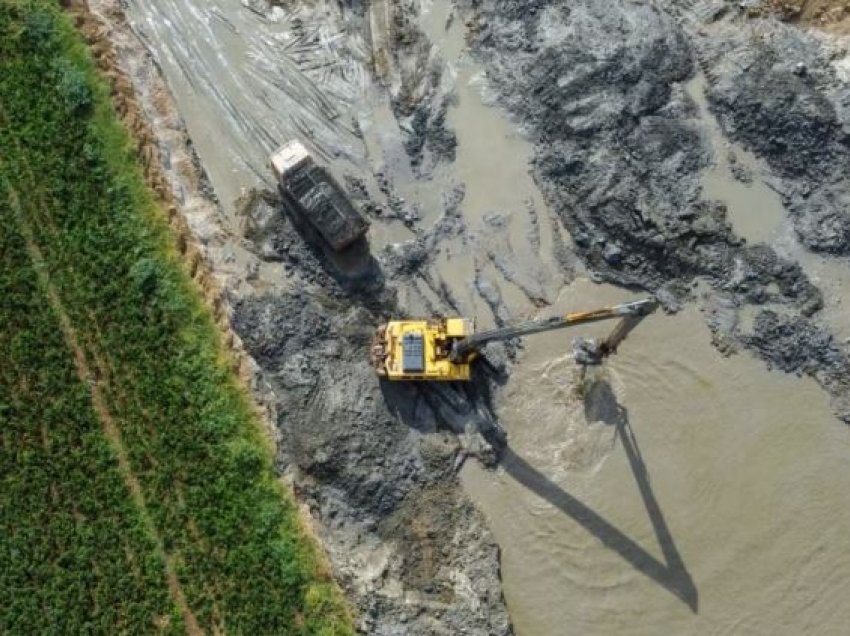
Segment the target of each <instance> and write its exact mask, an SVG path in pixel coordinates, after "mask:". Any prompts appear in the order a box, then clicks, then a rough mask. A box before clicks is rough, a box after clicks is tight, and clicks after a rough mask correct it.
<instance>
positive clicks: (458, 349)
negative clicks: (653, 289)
mask: <svg viewBox="0 0 850 636" xmlns="http://www.w3.org/2000/svg"><path fill="white" fill-rule="evenodd" d="M656 307H657V303H656V301H654V300H652V299H649V298H648V299H644V300H638V301H635V302H631V303H625V304H622V305H616V306H615V307H606V308H604V309H596V310H593V311H581V312H573V313H569V314H566V315H563V316H553V317H551V318H541V319H537V320H529V321H526V322H521V323H519V324H516V325H511V326H509V327H504V328H501V329H493V330H490V331H482V332H479V333H474V328H473V324H472V321H471V320H468V319H466V318H434V319H406V320H391V321H389V322H387V323H385V324H383V325H381V326H380V327H378V329H377V330H376V332H375V337H374V340H373V342H372V347H371V348H370V355H369V358H370V363H371V364H372V366H373V367H374V369H375V371H376V372H377V374H378V375H379V376H381V377H383V378H387V379H388V380H406V381H421V380H427V381H466V380H469V379H470V377H471V364H472V361H473V360H474V358H475V353H476V352H477V351H478V350H479V349H480V348H481V347H483V346H484V345H485V344H487V343H488V342H493V341H496V340H506V339H508V338H516V337H518V336H526V335H529V334H533V333H540V332H542V331H551V330H553V329H563V328H565V327H573V326H575V325H583V324H586V323H590V322H598V321H600V320H612V319H620V322H619V323H618V324H617V326H616V327H615V328H614V330H613V331H612V332H611V334H610V335H609V336H608V337H607V338H606V339H605V340H604V341H602V342H601V343H600V342H596V341H591V340H584V341H581V348H580V351H579V353H580V354H581V357H580V362H581V363H582V364H598V363H599V362H601V361H602V360H603V359H604V358H605V357H606V356H607V355H610V354H611V353H613V352H614V351H615V350H616V348H617V345H618V344H619V343H620V342H621V341H622V340H623V338H625V337H626V334H628V333H629V331H631V330H632V329H634V327H635V325H637V323H639V322H640V321H641V320H642V319H643V318H644V316H647V315H649V314H651V313H652V312H653V311H654V310H655V308H656Z"/></svg>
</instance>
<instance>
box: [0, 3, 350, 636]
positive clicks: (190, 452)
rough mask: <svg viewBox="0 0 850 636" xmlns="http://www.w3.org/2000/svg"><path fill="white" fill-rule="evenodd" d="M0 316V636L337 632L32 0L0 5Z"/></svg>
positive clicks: (204, 335)
mask: <svg viewBox="0 0 850 636" xmlns="http://www.w3.org/2000/svg"><path fill="white" fill-rule="evenodd" d="M0 321H2V322H0V435H2V437H0V480H2V485H0V520H2V521H0V523H2V535H0V633H10V634H71V633H75V634H76V633H103V634H115V633H134V634H135V633H149V632H156V631H161V632H177V633H183V632H186V631H189V632H193V631H199V630H200V631H203V632H208V633H209V632H215V631H222V632H227V633H254V634H307V633H309V634H348V633H351V632H352V628H351V620H350V617H349V615H348V610H347V608H346V606H345V603H344V602H343V600H342V598H341V595H340V594H339V592H338V590H337V588H336V586H335V584H334V583H333V581H332V580H330V579H329V578H328V576H327V575H326V574H324V573H323V569H322V567H321V565H320V559H319V557H318V555H317V553H316V550H315V548H314V546H313V544H312V543H311V540H310V539H309V538H308V537H307V536H306V535H305V533H304V531H303V529H302V527H301V526H300V524H299V521H298V516H297V511H296V509H295V506H294V503H293V502H292V501H291V498H290V496H289V495H288V493H287V492H286V491H285V490H284V489H283V488H282V487H281V486H280V484H279V483H278V481H277V479H276V477H275V474H274V471H273V468H272V452H271V449H270V448H269V445H268V442H267V441H266V438H265V437H264V435H263V433H262V428H261V423H260V422H259V420H258V418H257V417H256V415H255V414H254V412H253V410H252V408H251V406H250V403H249V401H248V399H247V398H246V396H245V393H244V392H243V390H242V389H240V387H239V385H238V383H237V382H236V379H235V377H234V375H233V372H232V370H231V369H232V364H231V363H230V362H229V361H228V357H227V355H225V353H224V350H223V347H222V345H221V342H220V338H219V336H218V334H217V331H216V329H215V326H214V324H213V322H212V319H211V317H210V315H209V313H208V311H207V310H206V309H205V308H204V306H203V304H202V302H201V299H200V296H199V292H198V291H197V290H196V289H195V287H194V286H193V283H192V282H191V280H190V278H189V276H188V274H187V272H186V271H185V268H184V266H183V265H182V263H181V261H180V259H179V255H178V254H177V252H176V249H175V247H174V238H173V236H172V235H171V234H170V231H169V229H168V224H167V221H166V217H165V214H164V212H163V210H162V209H161V208H160V207H159V206H158V205H157V204H156V203H155V201H154V200H153V198H152V195H151V194H150V193H149V191H148V190H147V189H146V187H145V186H144V183H143V180H142V177H141V172H140V169H139V166H138V164H137V161H136V158H135V156H134V154H133V152H132V146H131V144H130V140H129V139H128V137H127V134H126V132H125V131H124V130H123V128H122V127H121V126H120V124H119V123H118V121H117V119H116V116H115V114H114V112H113V110H112V105H111V102H110V100H109V97H108V91H107V89H106V87H105V86H104V84H103V83H102V82H101V81H100V80H99V79H98V78H97V77H96V74H95V72H94V70H93V65H92V63H91V61H90V59H89V57H88V53H87V50H86V48H85V46H84V45H83V44H82V42H81V41H80V40H79V38H78V36H77V34H76V33H75V32H74V30H73V28H72V27H71V25H70V22H69V21H68V19H67V18H66V17H65V15H64V14H63V13H62V12H61V11H60V10H59V9H58V6H57V4H56V3H53V2H49V1H48V0H41V1H35V0H32V1H23V0H18V1H15V0H0ZM196 628H197V629H196Z"/></svg>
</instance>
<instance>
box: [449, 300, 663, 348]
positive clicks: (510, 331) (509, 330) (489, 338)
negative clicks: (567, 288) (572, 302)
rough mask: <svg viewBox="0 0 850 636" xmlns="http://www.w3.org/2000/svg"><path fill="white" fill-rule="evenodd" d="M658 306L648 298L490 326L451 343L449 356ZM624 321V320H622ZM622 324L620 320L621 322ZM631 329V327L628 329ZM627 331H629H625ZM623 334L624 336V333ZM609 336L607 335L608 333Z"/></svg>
mask: <svg viewBox="0 0 850 636" xmlns="http://www.w3.org/2000/svg"><path fill="white" fill-rule="evenodd" d="M656 306H657V303H656V302H655V301H654V300H652V299H649V298H645V299H643V300H637V301H635V302H631V303H624V304H622V305H616V306H614V307H604V308H602V309H595V310H593V311H577V312H571V313H568V314H565V315H563V316H552V317H551V318H541V319H537V320H529V321H526V322H522V323H519V324H517V325H511V326H509V327H503V328H501V329H491V330H490V331H481V332H479V333H476V334H473V335H471V336H469V337H468V338H465V339H464V340H459V341H457V342H455V343H454V345H453V346H452V352H451V358H452V360H453V361H455V362H457V361H459V360H462V359H463V358H464V357H466V356H467V355H469V353H471V352H472V351H475V350H476V349H478V348H480V347H482V346H484V345H485V344H487V343H488V342H493V341H496V340H507V339H509V338H516V337H519V336H527V335H529V334H533V333H540V332H542V331H552V330H553V329H563V328H565V327H574V326H576V325H583V324H586V323H590V322H598V321H600V320H611V319H612V318H620V317H622V318H627V317H641V318H642V317H643V316H646V315H648V314H650V313H652V312H653V311H654V310H655V308H656ZM623 322H625V320H624V321H623ZM621 324H622V323H621ZM629 331H630V330H629ZM626 333H628V332H626ZM623 337H625V335H624V336H623ZM609 339H610V336H609Z"/></svg>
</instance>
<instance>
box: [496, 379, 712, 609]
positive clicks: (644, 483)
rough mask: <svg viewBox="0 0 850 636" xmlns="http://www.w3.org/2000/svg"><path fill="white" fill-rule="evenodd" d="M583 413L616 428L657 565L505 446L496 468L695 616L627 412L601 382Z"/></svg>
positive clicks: (685, 575) (693, 596) (688, 581)
mask: <svg viewBox="0 0 850 636" xmlns="http://www.w3.org/2000/svg"><path fill="white" fill-rule="evenodd" d="M585 411H586V413H587V415H588V420H589V421H603V422H605V423H606V424H608V425H610V426H615V427H616V429H617V435H618V437H619V439H620V440H621V442H622V444H623V449H624V451H625V453H626V457H627V459H628V461H629V465H630V467H631V470H632V474H633V475H634V477H635V481H636V482H637V486H638V490H639V492H640V496H641V498H642V499H643V504H644V507H645V508H646V512H647V514H648V516H649V519H650V522H651V523H652V528H653V531H654V532H655V536H656V539H657V541H658V543H659V545H660V547H661V551H662V554H663V555H664V561H663V562H662V561H659V560H658V559H656V558H655V557H654V556H652V555H651V554H650V553H648V552H647V551H646V550H644V549H643V548H642V547H641V546H640V545H638V543H637V542H636V541H634V540H633V539H631V538H630V537H628V536H626V535H625V534H623V532H621V531H620V530H618V529H617V528H616V527H614V526H613V525H612V524H611V523H610V522H609V521H607V520H606V519H605V518H604V517H602V516H601V515H600V514H598V513H597V512H595V511H594V510H592V509H591V508H589V507H588V506H587V505H585V504H583V503H582V502H581V501H579V500H578V499H576V498H575V497H573V496H572V495H570V494H569V493H567V492H565V491H564V490H563V489H562V488H561V487H560V486H558V485H557V484H556V483H554V482H552V481H551V480H550V479H549V478H547V477H546V476H545V475H544V474H542V473H541V472H540V471H538V470H537V469H536V468H534V467H533V466H531V465H530V464H529V463H528V462H527V461H525V460H524V459H523V458H522V457H520V456H519V455H517V454H516V453H515V452H514V451H513V450H512V449H511V448H510V447H506V448H505V449H504V451H503V453H502V457H501V465H502V467H503V468H504V470H505V472H506V473H507V474H509V475H510V476H511V477H513V478H514V479H515V480H516V481H518V482H519V483H520V484H522V485H523V486H525V487H526V488H528V489H529V490H531V491H532V492H534V493H535V494H537V495H538V496H540V497H542V498H543V499H545V500H546V501H548V502H549V503H550V504H552V505H553V506H555V507H556V508H558V509H559V510H560V511H561V512H563V513H564V514H566V515H567V516H569V517H570V518H571V519H573V520H574V521H575V522H576V523H578V524H579V525H581V526H582V527H583V528H584V529H585V530H587V531H588V532H590V533H591V534H592V535H593V536H595V537H596V538H598V539H599V540H600V541H601V542H602V543H603V545H605V546H606V547H607V548H608V549H610V550H613V551H614V552H616V553H617V554H619V555H620V556H621V557H622V558H623V559H624V560H625V561H627V562H628V563H629V564H630V565H631V566H632V567H634V568H635V569H636V570H638V571H639V572H641V573H643V574H644V575H646V576H648V577H649V578H650V579H652V580H653V581H655V582H656V583H658V584H659V585H661V586H662V587H663V588H665V589H666V590H668V591H669V592H670V593H672V594H673V595H674V596H676V597H677V598H679V599H680V600H681V601H682V602H683V603H685V604H686V605H687V606H688V607H689V608H690V609H691V611H692V612H693V613H694V614H696V613H698V609H699V594H698V592H697V588H696V585H695V584H694V581H693V579H692V578H691V575H690V573H689V572H688V570H687V567H686V566H685V563H684V561H683V560H682V557H681V555H680V554H679V550H678V548H677V547H676V543H675V541H674V539H673V535H672V533H671V532H670V528H669V527H668V526H667V522H666V521H665V519H664V514H663V513H662V511H661V506H660V505H659V504H658V500H657V499H656V497H655V493H654V492H653V490H652V486H651V484H650V480H649V473H648V471H647V468H646V464H645V463H644V460H643V457H642V456H641V453H640V448H639V446H638V443H637V438H636V437H635V434H634V431H633V430H632V428H631V426H630V425H629V419H628V412H627V411H626V409H625V408H623V407H622V406H621V405H620V404H618V403H617V399H616V397H615V396H614V392H613V391H612V390H611V387H610V385H609V384H608V383H607V382H606V381H601V380H597V381H595V382H594V383H593V384H592V385H591V386H590V388H589V389H588V391H587V394H586V400H585Z"/></svg>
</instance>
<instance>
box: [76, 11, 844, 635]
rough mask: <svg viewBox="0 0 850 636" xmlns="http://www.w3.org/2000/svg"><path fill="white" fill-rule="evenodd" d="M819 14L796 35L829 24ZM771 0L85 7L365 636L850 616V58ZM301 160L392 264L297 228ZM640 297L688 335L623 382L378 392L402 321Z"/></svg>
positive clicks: (524, 351)
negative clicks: (378, 336)
mask: <svg viewBox="0 0 850 636" xmlns="http://www.w3.org/2000/svg"><path fill="white" fill-rule="evenodd" d="M785 4H789V3H785ZM790 4H793V3H790ZM797 4H800V3H797ZM803 4H805V5H806V7H803V8H801V9H800V11H799V12H798V13H797V14H795V15H796V17H795V16H792V15H790V14H789V15H786V14H785V13H783V14H782V17H783V18H785V19H788V20H792V21H795V22H801V23H813V24H819V20H820V17H823V16H824V15H827V14H826V13H818V12H817V11H819V10H817V11H815V10H814V9H811V7H809V6H808V5H810V4H811V5H813V4H817V3H803ZM835 4H836V6H838V5H840V3H835ZM768 5H770V6H771V7H772V6H773V5H776V6H778V4H777V3H756V2H745V3H738V2H724V1H722V0H663V1H662V0H657V1H654V2H631V1H626V0H615V1H611V0H606V1H602V0H571V1H570V2H566V1H560V0H558V1H548V2H538V1H534V2H527V1H519V0H457V1H455V2H452V1H451V0H427V1H426V0H404V1H402V2H391V1H389V0H371V1H369V2H346V3H330V2H287V3H282V2H266V1H265V0H246V1H245V2H243V3H236V4H234V3H232V2H224V1H223V0H213V1H206V2H201V1H200V0H185V1H180V2H178V1H176V0H150V1H145V2H142V1H140V0H138V1H137V0H128V1H127V2H124V3H121V6H122V7H123V8H124V9H123V11H122V10H121V9H120V8H119V5H118V3H116V2H114V1H113V0H90V1H89V3H88V7H89V9H90V11H89V13H90V14H91V16H94V18H96V19H97V21H98V23H99V24H100V25H101V27H99V28H101V29H102V33H100V34H99V37H107V38H108V39H109V41H110V42H111V43H112V45H113V47H114V57H115V59H114V60H113V61H112V63H111V66H112V67H115V69H116V72H118V74H119V75H120V77H121V78H122V81H124V82H125V83H126V84H127V89H128V91H129V92H132V93H133V94H134V95H135V97H134V100H135V101H134V102H133V104H135V106H134V109H131V110H132V112H133V113H138V115H134V116H135V117H136V119H138V120H139V123H138V126H132V125H131V128H133V130H134V132H136V136H137V138H141V139H143V140H144V143H142V144H141V146H140V148H141V152H142V153H143V154H148V155H151V157H150V158H151V159H155V160H157V161H151V162H149V163H151V164H153V163H158V164H159V165H161V172H157V173H156V174H157V175H158V177H157V178H158V181H157V183H159V189H160V190H162V192H163V196H165V197H171V198H170V199H168V200H169V201H171V200H173V206H174V207H173V209H174V215H175V219H179V222H180V223H182V225H180V227H181V228H183V239H182V240H183V241H184V242H185V243H186V245H187V246H188V247H187V249H188V248H189V247H190V248H191V249H190V252H191V255H192V256H190V260H193V262H194V263H195V265H194V266H193V267H194V268H195V269H196V270H197V271H198V272H201V274H199V279H200V281H201V282H202V284H203V285H204V286H205V287H206V288H207V289H208V295H209V296H210V298H211V299H212V300H211V302H212V303H213V305H214V307H215V308H216V312H217V315H218V316H219V317H220V319H221V322H222V324H223V327H225V328H226V329H228V331H226V333H227V334H228V335H227V337H228V338H229V339H230V341H231V342H232V345H233V347H234V348H235V350H237V351H239V352H241V353H240V355H241V357H240V360H241V365H242V372H243V376H244V377H245V378H246V380H247V381H248V382H249V384H250V386H251V388H252V390H253V391H254V393H255V395H256V396H257V399H258V402H259V403H261V404H262V405H263V407H264V409H265V411H266V413H267V416H268V417H267V419H268V421H269V424H270V432H271V433H272V435H273V437H274V438H275V440H276V442H277V447H278V464H279V468H280V471H281V474H282V475H283V476H284V477H285V478H286V479H287V480H288V481H289V482H290V483H291V484H292V487H293V488H294V489H295V491H296V493H297V494H298V495H299V497H300V498H301V501H303V502H304V505H305V508H306V509H307V511H308V512H309V518H310V519H311V520H312V523H313V524H314V526H315V529H316V532H317V534H318V535H319V536H320V538H321V539H322V541H323V543H324V546H325V548H326V551H327V553H328V556H329V560H330V562H331V566H332V569H333V570H334V572H335V574H336V576H337V578H338V579H339V581H340V583H341V584H342V586H343V588H344V589H345V590H346V592H347V594H348V596H349V598H350V599H351V602H352V605H353V607H354V608H355V612H356V614H357V617H358V624H359V627H360V629H361V630H362V631H363V632H364V633H370V634H408V633H409V634H431V633H433V634H458V633H467V634H482V635H484V634H488V635H489V634H508V633H511V632H513V631H514V629H516V631H517V632H518V633H522V634H560V633H564V632H565V631H570V630H565V629H564V626H565V625H570V626H574V627H575V631H578V632H582V633H593V632H596V633H611V632H622V631H634V632H635V633H658V632H659V631H670V627H671V626H675V627H674V631H677V632H682V633H687V632H691V633H698V632H704V631H707V630H722V629H730V630H735V629H744V628H748V629H751V630H755V631H764V630H766V629H767V628H768V627H769V626H776V625H779V624H783V625H788V626H789V627H788V630H789V633H799V632H801V631H806V629H807V628H808V627H811V625H813V624H818V625H820V626H824V625H834V626H836V627H837V626H840V625H843V624H846V621H847V620H850V617H847V616H846V615H845V614H843V613H842V611H841V610H837V609H835V607H833V606H836V607H837V606H839V605H840V602H839V600H838V598H837V597H836V595H835V593H834V592H835V591H836V590H841V589H846V585H847V584H848V581H850V563H848V562H847V559H846V557H845V556H843V555H844V554H846V549H847V543H846V541H847V540H846V537H842V536H839V534H838V533H836V532H829V533H822V532H820V531H819V530H818V528H822V527H823V526H824V525H829V524H833V525H834V526H835V527H840V526H841V523H840V515H841V514H843V513H840V512H837V511H840V510H846V509H848V506H847V503H848V502H847V500H846V496H847V495H846V493H847V492H848V489H847V488H846V483H845V482H844V481H842V479H841V478H839V477H835V478H834V479H833V477H834V475H835V474H836V473H841V472H842V467H843V472H844V473H847V471H846V461H847V460H846V453H843V450H846V447H847V438H846V430H845V429H844V428H843V427H842V426H841V425H840V424H839V422H838V419H836V416H837V418H840V419H843V420H844V421H850V356H848V348H847V345H846V342H845V339H846V338H850V318H848V312H846V311H845V310H844V305H843V303H845V302H850V300H848V299H850V263H848V262H847V260H846V259H847V258H848V257H850V248H848V245H850V242H849V241H848V239H850V216H848V212H847V210H848V205H847V203H848V201H847V197H848V196H850V195H848V192H850V188H848V183H847V176H846V170H845V166H846V164H847V159H848V153H850V110H848V108H850V55H848V47H847V44H846V43H845V42H844V41H843V40H841V39H840V38H838V37H836V36H835V35H831V34H825V33H823V32H820V31H811V30H804V29H801V28H800V26H799V25H798V24H790V23H783V22H781V21H779V20H777V19H776V18H775V17H772V14H771V12H770V11H769V10H768V8H769V7H768ZM783 6H784V5H783ZM774 8H775V7H774ZM812 11H815V12H814V13H812ZM830 11H834V10H833V9H830ZM829 15H830V16H832V15H833V13H829ZM835 15H838V14H837V13H836V14H835ZM817 16H820V17H817ZM94 18H92V19H94ZM830 20H831V21H832V23H833V24H834V25H835V26H834V28H835V29H838V27H839V26H840V24H841V21H840V20H838V19H837V18H836V19H835V20H832V19H831V18H830ZM831 28H833V27H831ZM110 55H112V53H110ZM131 124H132V122H131ZM137 128H138V130H137ZM292 138H298V139H300V140H301V141H302V142H303V143H305V144H306V145H307V146H308V147H309V149H310V151H311V152H312V153H313V154H314V155H315V157H316V159H317V160H318V161H319V162H321V163H322V164H324V165H326V166H328V168H329V169H330V170H331V172H333V174H334V175H335V177H336V178H337V179H338V180H339V182H340V183H342V184H343V185H344V186H345V187H346V189H347V190H348V192H349V195H350V196H351V199H352V201H353V202H354V203H355V204H356V205H357V206H358V207H359V209H360V210H361V211H362V212H363V213H364V215H365V216H366V217H367V218H368V219H369V221H370V222H371V230H370V234H369V240H368V243H363V244H360V245H357V246H355V247H353V248H352V249H351V250H349V251H347V252H346V253H344V254H341V255H340V254H334V253H332V252H331V251H330V250H329V249H327V248H326V247H325V246H323V245H322V243H321V241H319V240H318V238H317V237H316V236H315V235H314V234H313V233H312V232H311V230H310V228H309V227H308V226H306V225H305V224H304V223H303V221H302V220H300V219H299V217H298V215H297V214H293V213H292V211H291V210H287V209H286V207H285V206H284V205H283V203H282V201H281V200H280V198H279V196H278V194H277V193H276V189H275V184H274V183H273V182H272V175H271V172H270V170H268V168H267V166H266V161H267V157H268V155H269V153H270V151H271V150H273V149H274V148H275V147H276V146H278V145H279V144H281V143H283V142H285V141H288V140H290V139H292ZM177 222H178V221H177V220H176V221H175V223H177ZM638 293H640V294H644V295H645V294H647V293H649V294H654V295H655V296H656V297H657V298H658V299H659V300H660V301H661V302H662V304H663V306H664V308H665V309H666V310H667V312H669V315H667V316H662V315H659V316H657V317H653V318H651V319H649V320H648V321H646V325H647V326H646V327H645V328H644V326H643V325H642V326H641V328H640V329H638V330H636V332H635V334H634V335H633V336H632V337H630V339H629V340H628V341H627V342H626V343H624V344H623V347H622V349H623V351H622V352H621V354H620V357H618V358H616V359H615V360H614V361H613V362H612V363H611V364H609V365H606V366H605V367H604V368H602V369H595V370H589V371H584V370H582V369H581V368H580V367H578V366H577V365H576V363H575V360H574V359H573V358H572V356H571V354H570V340H571V338H572V335H573V334H565V333H563V332H561V333H553V334H547V335H542V336H537V337H535V339H529V340H528V342H515V341H513V342H507V343H501V344H494V345H490V346H489V347H488V348H487V350H486V351H485V359H484V361H483V362H482V363H481V364H480V365H479V366H478V371H477V374H476V377H475V378H474V380H473V382H471V383H469V384H468V385H465V386H449V385H440V386H434V385H429V386H424V385H422V386H409V385H392V384H382V383H379V382H378V380H377V378H376V377H375V376H374V374H373V373H372V371H371V369H370V368H369V367H368V364H367V351H368V347H369V341H370V338H371V334H372V331H373V329H374V327H375V326H376V325H377V324H378V323H380V322H381V321H382V320H385V319H387V318H389V317H401V316H417V315H422V316H429V315H448V314H456V315H464V316H469V317H473V318H475V319H476V321H477V324H478V325H479V327H490V326H494V325H502V324H507V323H509V322H511V321H514V320H518V319H521V318H526V317H531V316H536V315H540V316H543V315H549V314H551V313H556V312H562V311H566V310H569V309H578V308H588V309H589V308H593V307H596V306H599V305H604V304H609V303H613V302H617V301H621V300H624V299H627V298H633V297H635V296H636V295H637V294H638ZM603 330H604V329H603ZM769 369H773V371H770V370H769ZM796 376H806V377H802V378H800V377H796ZM777 438H780V439H779V440H777ZM765 449H769V450H765ZM831 475H832V476H833V477H831ZM650 476H651V477H652V479H650ZM624 482H628V484H629V486H628V487H626V486H625V485H624ZM476 504H477V505H476ZM836 515H838V517H836ZM801 516H802V517H805V519H806V521H805V522H799V518H800V517H801ZM836 519H839V523H838V524H835V523H834V521H835V520H836ZM845 525H846V524H845ZM753 546H759V547H757V548H754V547H753ZM743 563H746V565H740V564H743ZM803 564H805V565H803ZM502 566H504V571H502ZM741 568H746V576H744V575H743V574H742V572H741ZM792 571H793V572H796V573H797V574H796V575H795V577H796V578H794V579H793V580H794V581H797V582H798V583H799V585H796V586H795V585H794V584H792V583H789V582H788V581H789V579H788V578H787V577H784V578H783V573H787V572H792ZM782 581H785V583H783V582H782ZM819 581H824V582H827V583H828V584H827V583H823V584H821V583H819ZM503 589H504V595H503ZM779 598H781V599H783V600H784V604H783V608H784V609H781V611H780V609H779V604H778V603H777V599H779ZM735 607H737V608H738V609H737V610H735ZM742 607H743V608H753V609H752V615H742V614H741V611H740V610H741V608H742ZM830 608H831V609H830ZM508 609H510V617H509V614H508ZM756 614H758V616H759V617H760V618H754V617H753V616H755V615H756ZM823 621H826V622H823Z"/></svg>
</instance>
